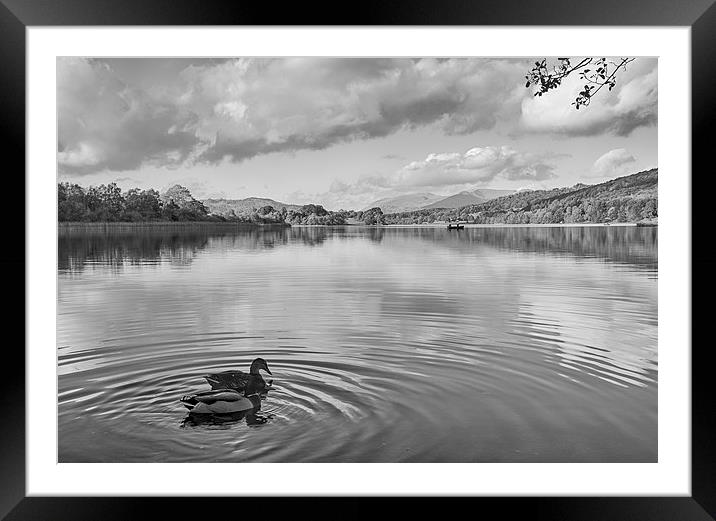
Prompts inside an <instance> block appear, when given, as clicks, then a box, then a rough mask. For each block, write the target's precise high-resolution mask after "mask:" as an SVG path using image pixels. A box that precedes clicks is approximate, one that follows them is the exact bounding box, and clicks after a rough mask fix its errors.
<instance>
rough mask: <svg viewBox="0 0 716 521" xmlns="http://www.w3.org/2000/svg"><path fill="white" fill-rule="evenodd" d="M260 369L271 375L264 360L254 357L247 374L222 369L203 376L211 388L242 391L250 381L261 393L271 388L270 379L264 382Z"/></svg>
mask: <svg viewBox="0 0 716 521" xmlns="http://www.w3.org/2000/svg"><path fill="white" fill-rule="evenodd" d="M262 370H263V371H266V372H267V373H268V374H270V375H271V376H273V374H272V373H271V370H270V369H269V367H268V364H267V363H266V360H264V359H263V358H256V359H255V360H254V361H253V362H251V367H250V368H249V372H248V374H247V373H244V372H243V371H238V370H236V371H222V372H220V373H212V374H206V375H204V378H205V379H206V381H207V382H209V385H211V388H212V389H213V390H220V389H233V390H236V391H244V390H246V388H247V386H248V385H249V383H250V384H251V386H252V387H253V388H254V389H256V391H257V392H258V393H263V392H265V391H268V390H269V389H271V383H272V381H269V383H266V381H265V380H264V378H263V376H261V373H260V371H262Z"/></svg>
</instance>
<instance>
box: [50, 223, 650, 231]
mask: <svg viewBox="0 0 716 521" xmlns="http://www.w3.org/2000/svg"><path fill="white" fill-rule="evenodd" d="M462 226H463V227H464V228H595V227H607V226H609V227H658V223H650V222H643V223H642V222H630V223H544V224H538V223H532V224H504V223H499V224H468V223H466V224H463V225H462ZM339 227H358V228H361V227H362V228H446V227H447V223H423V224H288V223H272V224H258V223H236V222H221V221H146V222H58V223H57V229H58V231H62V230H79V229H83V228H84V229H87V230H110V229H129V228H131V229H152V228H154V229H157V228H163V229H171V228H177V229H182V228H227V229H282V228H339Z"/></svg>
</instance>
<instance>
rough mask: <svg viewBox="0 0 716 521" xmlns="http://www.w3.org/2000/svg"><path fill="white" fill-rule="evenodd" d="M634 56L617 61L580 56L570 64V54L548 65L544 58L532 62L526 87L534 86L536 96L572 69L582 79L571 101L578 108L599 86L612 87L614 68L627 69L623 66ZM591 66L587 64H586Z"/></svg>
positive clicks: (614, 82)
mask: <svg viewBox="0 0 716 521" xmlns="http://www.w3.org/2000/svg"><path fill="white" fill-rule="evenodd" d="M635 59H636V58H621V59H620V60H619V61H618V62H613V61H610V60H609V61H608V60H607V59H606V58H583V59H582V60H580V61H579V62H578V63H577V64H576V65H572V61H571V58H557V60H558V62H559V63H557V64H556V65H551V66H550V65H548V64H547V59H546V58H543V59H542V60H538V61H536V62H535V66H534V67H532V69H531V70H530V71H529V72H528V73H527V75H526V76H525V78H526V79H527V83H526V84H525V87H526V88H530V86H534V87H537V89H538V90H537V92H535V94H534V95H535V96H542V95H544V94H546V93H547V92H549V91H550V90H553V89H556V88H557V87H559V86H560V85H561V84H562V80H564V79H565V78H567V77H568V76H569V75H570V74H572V73H575V72H576V73H578V74H579V78H580V79H581V80H583V81H585V84H584V87H583V89H582V90H581V91H580V92H579V95H578V96H577V97H576V99H575V100H574V101H573V102H572V105H574V106H575V107H576V108H577V109H579V107H582V106H588V105H589V104H590V103H591V101H592V98H593V97H594V95H595V94H597V93H598V92H599V91H600V90H602V88H604V87H608V89H609V90H610V91H611V90H612V89H613V88H614V86H615V85H616V84H617V79H616V76H617V72H619V71H620V70H624V71H625V70H626V66H627V65H628V64H630V63H631V62H633V61H634V60H635ZM587 67H590V68H587Z"/></svg>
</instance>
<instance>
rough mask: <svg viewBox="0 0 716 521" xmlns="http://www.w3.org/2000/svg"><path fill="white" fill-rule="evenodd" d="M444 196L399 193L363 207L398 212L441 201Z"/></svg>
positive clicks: (384, 211)
mask: <svg viewBox="0 0 716 521" xmlns="http://www.w3.org/2000/svg"><path fill="white" fill-rule="evenodd" d="M443 197H444V196H442V195H436V194H431V193H417V194H406V195H399V196H397V197H385V198H383V199H378V200H377V201H374V202H372V203H370V204H369V205H368V206H366V207H365V208H363V211H366V210H368V209H370V208H380V209H381V210H383V213H398V212H410V211H413V210H417V209H418V208H423V207H425V206H426V205H429V204H431V203H434V202H435V201H439V200H440V199H442V198H443Z"/></svg>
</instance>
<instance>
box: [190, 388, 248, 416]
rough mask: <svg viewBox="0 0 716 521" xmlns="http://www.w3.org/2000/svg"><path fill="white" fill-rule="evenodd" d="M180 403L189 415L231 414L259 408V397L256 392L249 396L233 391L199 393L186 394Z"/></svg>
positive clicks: (221, 390)
mask: <svg viewBox="0 0 716 521" xmlns="http://www.w3.org/2000/svg"><path fill="white" fill-rule="evenodd" d="M180 401H181V402H182V403H183V404H184V406H185V407H186V408H187V409H189V413H190V414H202V415H203V414H233V413H237V412H243V411H250V410H253V409H256V408H259V407H261V397H260V396H259V394H258V393H257V392H254V393H252V394H250V395H246V393H240V392H239V391H236V390H234V389H220V390H213V389H212V390H211V391H201V392H198V393H195V394H187V395H184V396H182V397H181V399H180Z"/></svg>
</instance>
